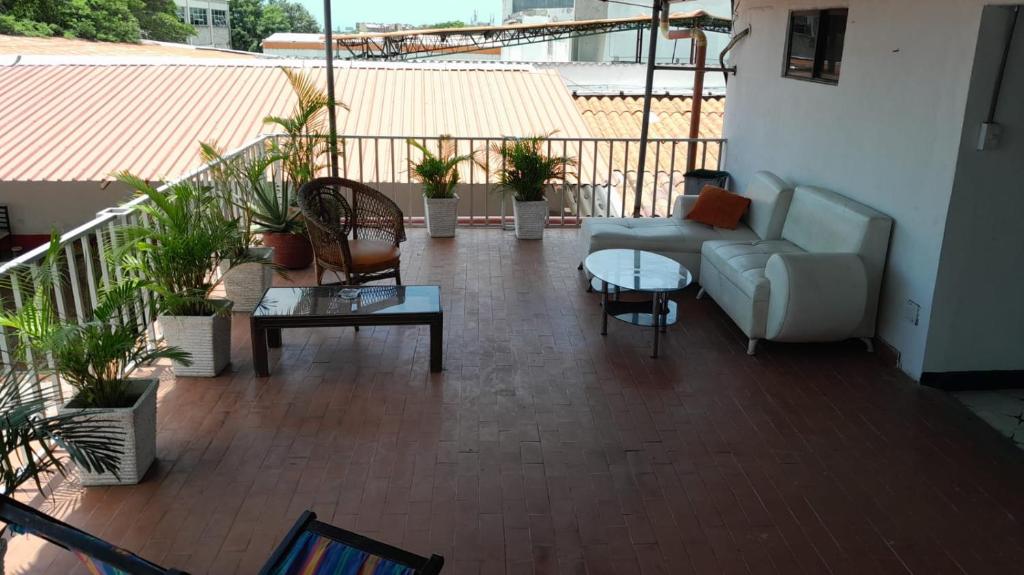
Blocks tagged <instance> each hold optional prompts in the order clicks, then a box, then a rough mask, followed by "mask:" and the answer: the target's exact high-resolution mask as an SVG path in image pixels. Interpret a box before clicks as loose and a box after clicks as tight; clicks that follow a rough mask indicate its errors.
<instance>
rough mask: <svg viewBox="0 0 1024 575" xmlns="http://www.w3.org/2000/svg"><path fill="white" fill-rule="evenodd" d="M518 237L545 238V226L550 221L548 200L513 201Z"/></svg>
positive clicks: (526, 238) (522, 238)
mask: <svg viewBox="0 0 1024 575" xmlns="http://www.w3.org/2000/svg"><path fill="white" fill-rule="evenodd" d="M512 210H513V214H514V215H515V221H516V237H517V238H519V239H521V240H541V239H544V226H545V225H546V224H547V221H548V201H547V200H546V199H545V200H539V201H536V202H520V201H518V200H517V201H515V202H513V206H512Z"/></svg>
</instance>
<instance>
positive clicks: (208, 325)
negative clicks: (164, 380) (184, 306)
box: [157, 314, 231, 377]
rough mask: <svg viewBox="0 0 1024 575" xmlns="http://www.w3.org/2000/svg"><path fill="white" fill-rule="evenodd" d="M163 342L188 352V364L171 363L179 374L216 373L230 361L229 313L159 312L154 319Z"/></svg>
mask: <svg viewBox="0 0 1024 575" xmlns="http://www.w3.org/2000/svg"><path fill="white" fill-rule="evenodd" d="M157 323H158V324H159V326H160V333H162V334H163V337H164V341H166V342H167V345H171V346H175V347H178V348H180V349H182V350H184V351H187V352H188V353H190V354H192V365H191V366H188V367H186V366H184V365H182V364H179V363H177V362H175V363H174V374H175V375H178V376H183V377H216V376H217V374H218V373H220V372H221V371H222V370H223V369H224V368H225V367H227V366H228V364H229V363H231V315H230V314H228V315H224V316H217V315H206V316H187V315H162V316H160V317H159V318H158V319H157Z"/></svg>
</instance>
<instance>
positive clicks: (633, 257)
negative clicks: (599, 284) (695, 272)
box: [583, 250, 693, 292]
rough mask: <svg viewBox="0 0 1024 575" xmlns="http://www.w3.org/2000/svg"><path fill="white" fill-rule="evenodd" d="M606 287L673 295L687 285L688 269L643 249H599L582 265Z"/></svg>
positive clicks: (688, 281) (690, 279)
mask: <svg viewBox="0 0 1024 575" xmlns="http://www.w3.org/2000/svg"><path fill="white" fill-rule="evenodd" d="M583 265H584V266H585V267H586V268H587V271H589V272H590V273H591V274H593V275H594V277H596V278H597V279H599V280H601V281H603V282H607V283H608V285H609V286H616V287H620V288H627V289H631V290H633V291H640V292H673V291H679V290H681V289H683V288H685V287H686V286H688V285H690V282H691V281H693V278H692V276H691V275H690V270H688V269H686V268H685V267H684V266H683V265H682V264H680V263H679V262H677V261H675V260H672V259H669V258H667V257H665V256H661V255H658V254H655V253H652V252H645V251H643V250H601V251H597V252H594V253H592V254H590V255H589V256H587V259H586V260H585V261H584V262H583Z"/></svg>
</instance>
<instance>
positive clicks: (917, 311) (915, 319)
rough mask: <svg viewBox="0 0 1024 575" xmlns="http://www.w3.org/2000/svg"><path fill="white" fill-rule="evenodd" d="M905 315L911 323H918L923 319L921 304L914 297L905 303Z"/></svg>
mask: <svg viewBox="0 0 1024 575" xmlns="http://www.w3.org/2000/svg"><path fill="white" fill-rule="evenodd" d="M903 317H904V319H906V320H907V321H908V322H910V324H911V325H917V324H918V323H920V321H921V304H919V303H917V302H916V301H914V300H912V299H908V300H907V303H905V304H903Z"/></svg>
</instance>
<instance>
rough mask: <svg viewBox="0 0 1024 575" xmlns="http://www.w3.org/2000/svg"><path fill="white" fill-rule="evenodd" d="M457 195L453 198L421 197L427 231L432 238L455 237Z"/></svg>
mask: <svg viewBox="0 0 1024 575" xmlns="http://www.w3.org/2000/svg"><path fill="white" fill-rule="evenodd" d="M458 208H459V196H458V195H456V196H455V197H454V198H428V197H426V196H424V197H423V213H424V214H425V215H426V219H427V233H428V234H430V237H432V238H451V237H455V226H456V225H458V223H459V209H458Z"/></svg>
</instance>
